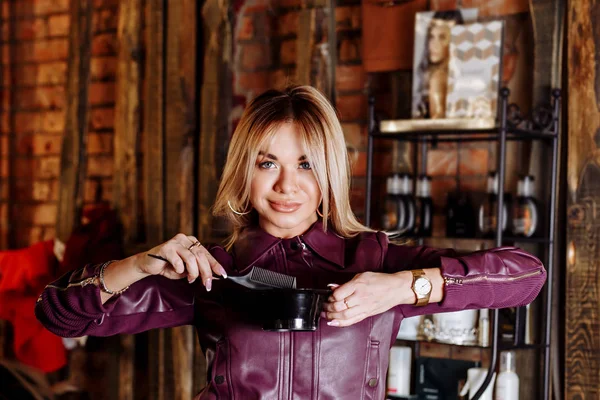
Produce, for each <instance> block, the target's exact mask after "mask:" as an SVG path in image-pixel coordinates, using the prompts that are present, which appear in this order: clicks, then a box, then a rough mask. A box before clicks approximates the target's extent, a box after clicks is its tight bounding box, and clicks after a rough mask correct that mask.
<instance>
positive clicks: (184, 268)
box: [136, 233, 227, 291]
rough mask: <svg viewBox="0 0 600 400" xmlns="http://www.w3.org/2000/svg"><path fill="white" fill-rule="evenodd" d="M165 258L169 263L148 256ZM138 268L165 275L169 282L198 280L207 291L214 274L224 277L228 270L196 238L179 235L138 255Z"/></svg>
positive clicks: (147, 272)
mask: <svg viewBox="0 0 600 400" xmlns="http://www.w3.org/2000/svg"><path fill="white" fill-rule="evenodd" d="M149 254H152V255H156V256H159V257H162V258H164V259H166V260H168V262H166V261H163V260H159V259H157V258H153V257H149V256H148V255H149ZM138 256H139V257H138V260H137V263H136V264H137V269H138V271H139V272H140V273H142V274H147V275H162V276H164V277H166V278H169V279H182V278H187V280H188V282H189V283H192V282H194V281H195V280H196V279H197V278H198V277H200V278H201V280H202V283H203V284H204V286H205V287H206V290H207V291H210V289H211V287H212V278H213V272H214V273H215V274H217V275H220V276H222V277H224V278H226V277H227V272H225V269H224V268H223V267H222V266H221V264H219V263H218V262H217V260H216V259H215V258H214V257H213V256H212V255H211V254H210V252H209V251H208V250H207V249H206V248H205V247H204V246H202V245H201V244H200V242H199V241H198V239H196V238H195V237H194V236H188V235H185V234H183V233H178V234H177V235H175V236H174V237H173V238H172V239H170V240H168V241H166V242H164V243H162V244H160V245H158V246H156V247H154V248H152V249H150V250H148V251H147V252H143V253H140V254H138Z"/></svg>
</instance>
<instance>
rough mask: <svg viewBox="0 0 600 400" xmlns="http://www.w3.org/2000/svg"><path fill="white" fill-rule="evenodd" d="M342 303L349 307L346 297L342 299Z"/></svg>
mask: <svg viewBox="0 0 600 400" xmlns="http://www.w3.org/2000/svg"><path fill="white" fill-rule="evenodd" d="M344 304H345V305H346V308H350V306H349V305H348V301H347V300H346V299H344Z"/></svg>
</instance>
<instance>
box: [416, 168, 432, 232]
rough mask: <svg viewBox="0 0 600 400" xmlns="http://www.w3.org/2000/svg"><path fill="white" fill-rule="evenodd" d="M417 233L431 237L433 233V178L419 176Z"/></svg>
mask: <svg viewBox="0 0 600 400" xmlns="http://www.w3.org/2000/svg"><path fill="white" fill-rule="evenodd" d="M415 215H416V218H417V220H416V223H415V233H416V234H417V235H419V236H422V237H430V236H431V233H432V231H433V199H432V198H431V177H429V176H427V175H421V176H419V179H418V181H417V199H416V213H415Z"/></svg>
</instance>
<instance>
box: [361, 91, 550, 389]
mask: <svg viewBox="0 0 600 400" xmlns="http://www.w3.org/2000/svg"><path fill="white" fill-rule="evenodd" d="M509 95H510V91H509V90H508V89H507V88H502V89H501V90H500V92H499V100H500V106H499V117H498V126H496V127H494V128H488V129H441V130H418V131H403V132H394V131H390V129H389V126H393V124H390V123H389V122H391V121H388V122H387V123H386V121H381V124H378V121H377V119H376V117H375V100H374V98H373V97H372V96H371V97H369V122H368V134H369V135H368V147H367V181H366V186H367V187H366V202H365V223H366V225H367V226H371V206H372V189H373V188H372V186H373V152H374V146H373V145H374V141H375V140H376V139H377V140H403V141H410V142H413V143H417V144H419V151H420V153H421V165H420V169H421V171H423V172H425V171H426V165H427V164H426V159H427V158H426V155H427V144H428V143H439V142H476V141H488V142H489V141H493V142H496V143H497V154H498V165H497V171H498V178H499V190H498V193H504V191H505V190H504V189H505V173H506V143H507V141H509V140H523V141H530V140H541V141H543V142H544V143H546V144H548V145H549V146H550V148H551V154H552V157H551V158H552V163H551V168H550V171H549V176H547V179H548V181H549V184H550V198H549V201H548V203H547V215H546V216H547V219H548V224H547V227H546V228H547V229H546V232H544V235H543V236H542V237H536V238H530V239H528V238H514V237H504V236H503V233H502V224H497V229H496V235H495V237H494V238H492V239H493V240H494V241H495V244H496V246H501V245H503V244H505V243H507V242H529V243H539V244H542V245H544V248H545V252H544V256H545V261H546V263H545V266H546V271H547V282H546V285H545V287H546V292H545V299H544V300H545V304H544V310H543V311H544V316H545V323H544V331H543V337H542V342H541V343H537V344H525V343H520V342H519V338H518V335H516V334H515V342H514V343H513V344H512V345H510V346H506V344H505V343H499V332H498V311H497V310H491V322H492V327H491V328H492V329H491V331H492V342H491V346H490V351H491V357H490V366H489V370H488V373H487V376H486V379H485V380H484V382H483V385H482V386H481V388H480V389H479V390H478V391H477V393H476V394H475V397H474V400H477V399H479V398H480V397H481V395H482V394H483V392H484V391H485V389H486V388H487V386H488V385H489V383H490V382H491V380H492V375H493V373H494V372H495V371H496V369H497V364H498V351H499V350H510V349H515V350H516V349H540V350H543V388H542V391H541V393H542V397H541V398H542V399H547V398H548V396H549V393H550V332H551V328H552V326H551V305H552V285H551V283H552V282H553V277H554V274H553V269H554V265H553V264H554V253H555V243H554V236H555V235H554V230H555V219H554V217H555V211H556V205H557V201H556V187H557V179H558V171H557V168H558V138H559V129H560V126H559V116H560V90H559V89H553V90H552V93H551V104H550V106H544V105H541V106H538V107H537V108H535V109H534V110H533V112H532V113H531V116H530V117H529V118H525V117H522V116H521V113H520V110H519V109H518V107H517V106H516V105H514V104H509V102H508V101H509ZM380 125H383V126H385V127H386V128H387V129H385V130H387V131H384V132H382V131H381V130H380ZM523 125H525V127H524V128H523V127H522V126H523ZM415 170H417V168H415ZM503 203H504V196H498V206H497V209H498V211H497V216H496V218H497V219H496V220H497V221H501V220H502V209H503ZM416 239H419V238H418V237H416ZM477 239H480V238H477ZM517 312H524V310H522V308H519V309H517ZM517 319H518V318H517Z"/></svg>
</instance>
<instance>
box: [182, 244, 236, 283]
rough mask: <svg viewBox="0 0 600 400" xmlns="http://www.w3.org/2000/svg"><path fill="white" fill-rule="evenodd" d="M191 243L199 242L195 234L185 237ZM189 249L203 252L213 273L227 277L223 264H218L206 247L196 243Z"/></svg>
mask: <svg viewBox="0 0 600 400" xmlns="http://www.w3.org/2000/svg"><path fill="white" fill-rule="evenodd" d="M187 238H188V239H189V240H190V241H191V242H192V244H193V243H200V241H199V240H198V239H197V238H196V237H195V236H191V235H190V236H188V237H187ZM191 251H192V252H193V253H194V254H200V253H203V254H205V255H206V258H207V259H208V263H209V265H210V269H211V270H212V271H214V273H215V274H217V275H221V276H222V277H223V278H227V271H225V268H223V266H222V265H221V264H219V262H218V261H217V260H216V259H215V258H214V257H213V255H212V254H210V251H208V249H207V248H206V247H204V246H203V245H201V244H200V245H198V246H194V247H193V248H192V249H191Z"/></svg>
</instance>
